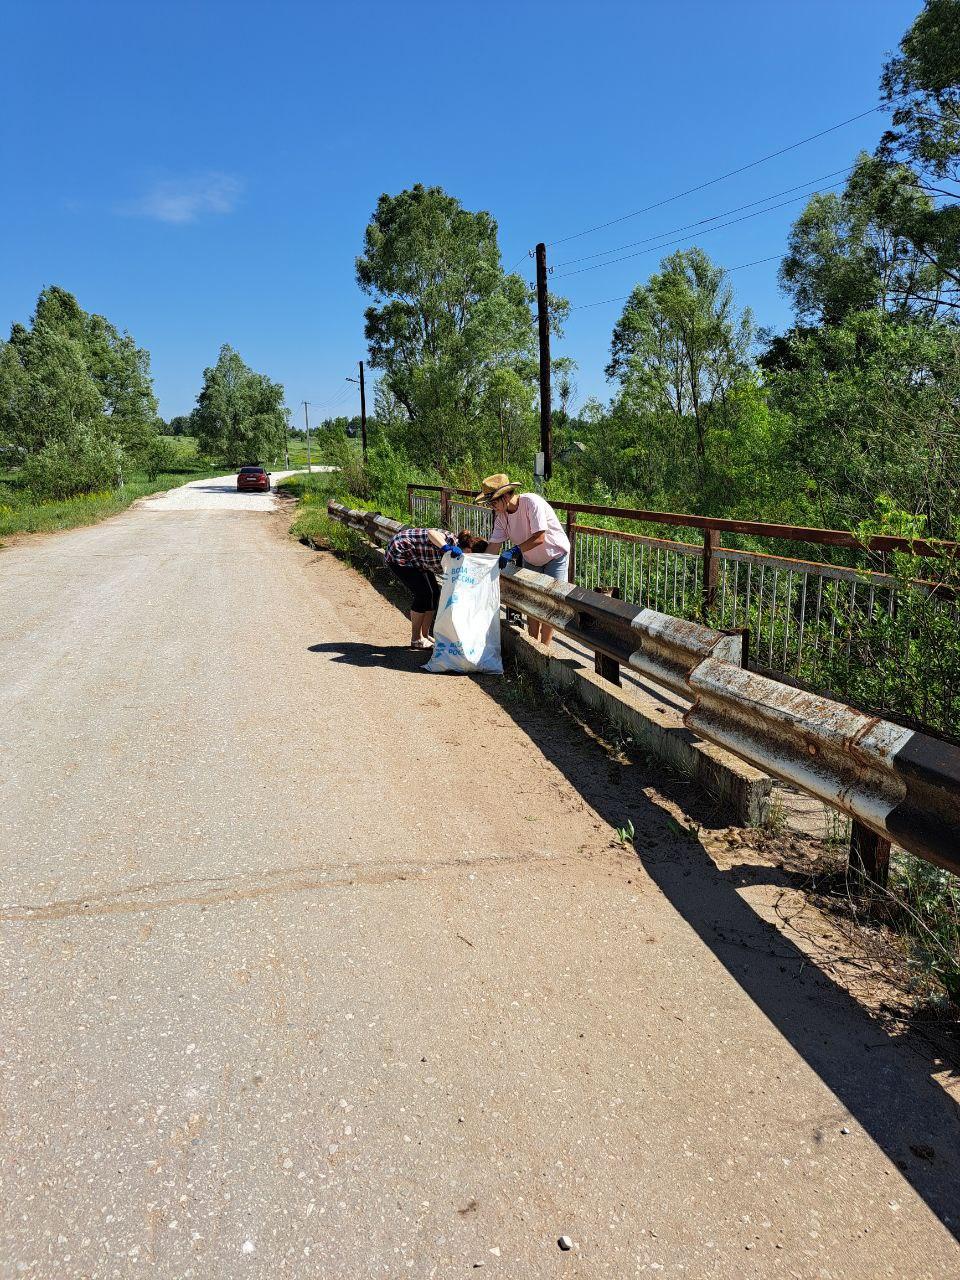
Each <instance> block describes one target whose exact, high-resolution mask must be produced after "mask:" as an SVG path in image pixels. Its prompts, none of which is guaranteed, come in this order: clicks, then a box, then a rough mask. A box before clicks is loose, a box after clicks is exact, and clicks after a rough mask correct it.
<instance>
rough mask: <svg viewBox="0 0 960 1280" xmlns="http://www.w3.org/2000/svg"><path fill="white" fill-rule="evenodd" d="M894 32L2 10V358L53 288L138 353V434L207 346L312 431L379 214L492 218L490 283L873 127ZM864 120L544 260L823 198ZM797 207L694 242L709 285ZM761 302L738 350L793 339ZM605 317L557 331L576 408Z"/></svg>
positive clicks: (622, 278)
mask: <svg viewBox="0 0 960 1280" xmlns="http://www.w3.org/2000/svg"><path fill="white" fill-rule="evenodd" d="M919 7H920V4H919V0H908V2H905V3H904V2H901V0H832V2H829V3H828V2H827V0H796V2H795V3H792V4H775V3H770V2H769V0H765V2H763V3H760V2H755V0H741V2H738V0H726V2H725V3H722V4H720V3H716V0H711V2H709V3H708V2H707V0H673V2H672V3H666V0H663V2H661V3H634V4H610V3H603V2H602V0H601V2H594V3H582V4H569V3H552V4H542V3H522V0H521V3H513V4H505V3H488V4H485V5H478V4H472V5H468V4H452V3H449V2H448V3H445V4H438V3H422V2H418V0H408V3H405V4H402V5H398V4H395V3H394V4H381V3H370V4H367V5H364V6H348V5H346V4H343V5H341V4H321V3H310V4H308V3H302V4H290V3H286V4H285V3H274V4H271V5H267V4H266V3H261V4H249V3H244V0H233V3H230V4H224V3H219V2H216V3H212V2H211V3H202V2H201V3H191V4H181V3H177V2H173V3H170V2H169V0H168V2H165V3H162V4H155V5H134V4H130V3H124V4H113V3H104V2H103V0H101V2H99V3H98V2H97V0H93V2H92V3H90V4H86V5H79V4H76V3H74V2H73V0H71V2H70V3H43V2H42V0H41V2H38V3H34V4H20V5H17V6H13V7H11V8H10V9H8V12H7V16H6V18H5V22H4V37H5V41H4V42H5V45H6V54H7V57H6V59H5V63H6V66H5V72H4V78H3V84H2V86H0V108H2V111H3V120H4V129H3V133H2V136H0V172H2V173H3V175H4V178H5V181H4V184H3V185H4V194H3V199H2V200H0V246H2V251H0V252H2V271H0V329H2V331H3V332H6V330H7V329H8V328H9V325H10V324H11V322H13V321H14V320H25V319H26V318H27V316H28V315H29V313H30V311H31V310H32V305H33V302H34V300H35V298H36V295H37V293H38V292H39V290H40V288H41V287H42V286H43V285H45V284H52V283H56V284H60V285H63V286H64V287H66V288H68V289H70V290H71V291H72V292H74V293H75V294H76V295H77V297H78V298H79V300H80V302H81V304H82V305H83V306H84V307H85V308H86V309H87V310H90V311H99V312H102V313H103V314H105V315H106V316H108V317H109V319H111V320H112V321H113V322H114V323H115V324H117V325H118V326H119V327H121V328H125V329H127V330H129V332H130V333H132V334H133V335H134V337H135V338H136V339H137V341H138V343H140V344H141V345H142V346H145V347H147V348H148V349H149V350H150V352H151V356H152V368H153V374H154V379H155V383H156V388H157V392H158V395H159V397H160V408H161V413H163V415H164V416H165V417H170V416H172V415H173V414H176V413H185V412H189V410H190V408H191V407H192V405H193V401H194V397H195V396H196V394H197V391H198V390H199V387H200V382H201V378H202V371H203V368H204V366H206V365H208V364H212V363H213V362H214V361H215V359H216V355H217V351H218V349H219V347H220V345H221V343H224V342H229V343H230V344H231V345H232V346H234V347H236V348H237V349H238V350H239V351H240V353H241V354H242V356H243V357H244V359H245V360H246V361H247V362H248V363H249V364H251V365H252V366H253V367H254V368H256V369H259V370H261V371H263V372H265V373H267V374H268V375H270V376H271V377H273V378H275V379H277V380H278V381H281V382H282V383H283V384H284V386H285V387H286V392H287V403H288V404H290V405H296V404H297V403H298V402H299V401H301V400H304V399H307V400H310V401H311V402H313V403H314V404H316V405H317V406H318V408H317V409H316V410H315V411H312V417H313V416H314V415H315V416H318V417H319V416H322V414H323V413H324V412H325V411H337V412H341V411H352V410H355V408H356V406H355V404H354V400H353V399H352V397H353V396H354V394H355V392H354V389H352V388H351V387H350V386H349V384H347V383H345V382H344V379H345V377H346V376H347V375H349V374H355V372H356V361H357V360H358V359H360V358H362V357H363V356H364V346H363V309H364V306H365V305H366V299H365V298H364V295H362V294H361V293H360V291H359V289H358V288H357V286H356V283H355V281H354V267H353V263H354V258H355V256H356V254H357V253H358V251H359V249H360V247H361V243H362V236H363V229H364V226H365V225H366V222H367V220H368V219H369V216H370V214H371V212H372V210H373V208H374V206H375V204H376V200H377V197H378V196H379V195H380V193H381V192H384V191H387V192H395V191H399V190H401V189H402V188H404V187H407V186H410V185H411V184H413V183H414V182H417V181H420V182H423V183H426V184H433V183H438V184H440V185H441V186H443V187H444V188H446V190H447V191H449V192H450V193H451V194H453V195H455V196H456V197H457V198H458V199H460V200H461V201H462V202H463V204H464V205H465V206H466V207H467V208H471V209H477V208H485V209H489V210H490V211H491V212H492V213H493V214H494V216H495V217H496V219H497V221H498V222H499V225H500V241H501V247H502V251H503V257H504V262H505V266H507V267H508V268H509V267H511V266H513V265H514V263H516V262H517V261H518V260H519V259H521V258H522V256H523V254H524V253H525V251H526V250H527V249H528V248H530V247H532V246H533V245H534V243H535V242H536V241H537V240H540V239H543V240H545V241H547V242H550V241H554V240H558V239H560V238H561V237H566V236H569V235H571V234H573V233H576V232H578V231H580V230H582V229H583V228H586V227H591V226H594V225H595V224H597V223H602V222H605V221H607V220H608V219H613V218H617V217H619V216H621V215H623V214H626V213H629V212H630V211H632V210H634V209H638V208H641V207H643V206H646V205H649V204H652V203H653V202H655V201H657V200H660V199H663V198H664V197H668V196H671V195H672V194H674V193H675V192H678V191H682V190H685V189H686V188H689V187H691V186H694V185H696V184H697V183H700V182H704V181H706V180H707V179H709V178H712V177H714V176H716V175H717V174H721V173H724V172H726V171H727V170H729V169H733V168H736V167H737V166H739V165H741V164H745V163H748V162H749V161H751V160H754V159H756V158H757V157H759V156H762V155H765V154H766V153H768V152H771V151H775V150H777V149H779V148H780V147H783V146H786V145H788V144H790V143H792V142H795V141H797V140H798V139H800V138H803V137H805V136H807V135H809V134H812V133H815V132H817V131H818V130H820V129H826V128H828V127H829V126H831V125H834V124H836V123H837V122H838V121H841V120H843V119H845V118H847V117H849V116H854V115H856V114H858V113H859V112H862V111H865V110H867V109H868V108H870V107H873V106H874V105H876V103H877V101H878V91H877V82H878V78H879V74H880V68H881V64H882V61H883V59H884V57H885V56H886V55H887V54H888V53H889V52H890V51H892V50H893V49H894V48H895V47H896V45H897V43H898V41H899V39H900V37H901V36H902V34H903V32H904V31H905V30H906V28H907V27H908V26H909V25H910V23H911V22H912V20H913V18H914V16H915V15H916V13H917V11H918V10H919ZM884 120H885V117H884V116H882V115H880V114H873V115H869V116H867V117H866V118H865V119H862V120H859V121H857V122H855V123H853V124H851V125H848V126H847V127H845V128H843V129H839V130H837V131H836V132H834V133H830V134H828V135H827V136H826V137H823V138H821V139H819V140H817V141H815V142H813V143H810V144H809V145H807V146H803V147H800V148H798V149H796V150H794V151H791V152H789V153H788V154H786V155H784V156H781V157H779V158H778V159H776V160H773V161H770V162H769V163H765V164H762V165H759V166H757V167H756V168H753V169H751V170H749V171H748V172H747V173H744V174H742V175H740V176H738V177H736V178H732V179H730V180H727V181H724V182H720V183H717V184H715V185H713V186H711V187H708V188H707V189H706V190H704V191H701V192H698V193H696V194H694V195H691V196H688V197H685V198H683V199H681V200H677V201H675V202H673V203H671V204H669V205H667V206H665V207H663V208H661V209H658V210H654V211H651V212H650V213H647V214H644V215H643V216H640V217H635V218H630V219H628V220H626V221H624V222H621V223H619V224H618V225H616V226H613V227H610V228H608V229H606V230H604V231H601V232H597V233H595V234H592V235H588V236H583V237H581V238H579V239H576V240H572V241H569V242H568V243H565V244H558V245H554V246H552V247H551V249H550V259H551V261H552V262H555V263H557V264H560V263H562V262H564V261H569V259H571V258H578V257H580V256H581V255H584V254H592V253H597V252H599V251H601V250H606V249H609V248H611V247H614V246H617V245H621V244H625V243H628V242H632V241H636V240H641V239H643V238H644V237H649V236H652V235H655V234H656V233H659V232H661V231H663V232H668V231H671V230H672V229H673V228H675V227H679V226H681V225H683V224H686V223H689V222H692V221H694V220H695V219H700V218H704V217H711V216H713V215H715V214H718V213H723V212H724V211H726V210H728V209H733V208H734V207H736V206H741V205H744V204H746V203H747V202H749V201H754V200H759V199H760V198H761V197H766V196H769V195H772V194H773V193H777V192H782V191H784V190H785V189H787V188H790V187H793V186H795V185H797V184H800V183H805V182H807V181H808V180H812V179H817V178H820V177H821V176H822V175H825V174H828V173H830V172H832V171H834V170H838V169H840V168H841V167H843V166H845V165H847V164H849V163H850V162H851V161H852V160H853V158H854V157H855V155H856V152H857V150H858V149H859V148H867V149H869V148H872V146H873V145H874V143H875V142H876V139H877V137H878V135H879V133H880V131H881V130H882V128H883V125H884ZM838 180H839V179H838V178H831V179H828V182H827V183H824V184H823V185H827V184H828V183H829V182H834V181H838ZM811 189H812V188H811ZM798 194H799V193H798ZM787 198H788V197H786V196H784V197H781V199H787ZM774 203H778V202H777V201H775V202H774ZM801 207H802V201H797V202H796V203H794V204H791V205H788V206H787V207H785V208H781V209H778V210H775V211H773V212H770V213H768V214H764V215H762V216H758V217H755V218H751V219H749V220H748V221H744V222H740V223H739V224H737V225H735V226H731V227H729V228H726V229H720V230H717V231H714V232H712V233H709V234H703V235H701V236H700V237H699V238H698V241H697V242H698V243H700V244H702V246H703V247H704V248H705V249H707V250H708V252H709V253H710V254H711V256H713V257H714V259H715V260H716V261H718V262H720V263H721V264H723V265H725V266H727V267H733V266H737V265H738V264H740V263H745V262H751V261H753V260H755V259H759V258H765V257H768V256H770V255H772V254H779V253H780V252H782V250H783V246H784V243H785V238H786V234H787V231H788V228H789V226H790V223H791V221H792V219H793V218H794V217H795V216H796V214H797V213H798V212H799V210H800V208H801ZM747 212H750V211H749V210H747ZM735 216H739V215H735ZM692 234H693V233H691V232H686V233H680V234H678V235H677V237H676V238H677V239H682V238H686V237H689V236H690V235H692ZM664 251H666V250H664ZM626 252H629V251H626ZM660 256H661V254H660V253H647V254H645V255H643V256H637V257H633V258H630V259H628V260H627V261H623V262H619V263H615V264H612V265H610V266H605V267H603V268H602V269H598V270H591V271H586V272H582V273H581V274H576V275H567V276H566V278H565V279H561V274H562V272H563V267H562V266H560V265H558V266H557V267H556V269H555V272H554V277H553V280H552V282H551V287H552V288H554V289H555V290H556V291H557V292H561V293H563V294H565V296H567V297H568V298H569V299H570V301H571V303H572V304H574V305H576V304H581V305H582V304H585V303H590V302H593V301H595V300H598V299H606V298H610V297H615V296H617V295H621V294H625V293H627V292H628V291H629V290H630V289H631V288H632V286H633V285H634V284H635V283H637V282H638V281H639V280H642V279H645V278H646V276H647V275H648V274H649V273H650V272H651V271H652V270H654V269H655V268H656V265H657V262H658V260H659V257H660ZM575 265H577V266H587V265H592V264H591V263H590V262H581V263H577V264H575ZM569 270H570V271H572V270H573V268H572V267H570V268H569ZM776 273H777V263H776V262H770V263H766V264H763V265H760V266H756V267H751V268H749V269H745V270H742V271H738V272H737V273H736V274H735V275H733V276H732V277H731V282H732V283H733V284H734V286H735V290H736V295H737V300H738V302H739V303H740V304H741V305H746V306H750V307H751V308H752V309H753V311H754V313H755V316H756V319H757V321H758V322H759V323H761V324H765V325H773V326H775V327H783V326H785V325H786V324H787V323H789V319H790V312H789V308H788V306H787V303H786V300H785V299H784V298H783V297H782V295H781V294H780V292H779V290H778V288H777V283H776ZM526 274H527V276H528V278H531V277H530V272H529V270H528V271H527V272H526ZM619 310H620V308H619V305H618V304H616V303H614V304H609V305H604V306H596V307H585V308H584V309H583V310H578V311H573V312H572V313H571V316H570V321H569V324H568V326H567V335H566V338H565V340H564V342H563V343H562V344H560V345H559V346H558V347H557V348H555V354H564V355H569V356H572V357H573V358H574V359H575V360H576V361H577V362H578V365H579V371H578V374H577V384H578V388H579V397H578V398H579V399H580V400H582V399H583V398H585V397H586V396H587V395H600V396H601V397H605V396H606V395H607V394H608V388H607V386H606V383H605V381H604V377H603V366H604V364H605V362H606V359H607V352H608V348H609V341H610V331H611V329H612V326H613V324H614V323H615V321H616V319H617V316H618V315H619Z"/></svg>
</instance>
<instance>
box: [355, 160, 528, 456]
mask: <svg viewBox="0 0 960 1280" xmlns="http://www.w3.org/2000/svg"><path fill="white" fill-rule="evenodd" d="M356 270H357V281H358V283H359V285H360V287H361V288H362V289H363V290H364V292H366V293H368V294H370V295H372V296H373V298H374V302H373V304H372V305H371V306H369V307H368V308H367V311H366V336H367V342H368V346H369V353H370V363H371V365H372V366H373V367H374V368H377V369H381V370H382V371H383V378H382V382H383V384H384V386H385V388H386V390H387V391H388V392H389V393H390V395H391V396H392V397H393V398H394V399H395V400H396V401H397V402H398V403H399V404H400V405H402V406H403V408H404V410H405V411H406V415H407V429H406V436H407V442H408V447H409V451H410V453H411V456H412V457H413V458H414V459H415V460H416V461H417V462H421V463H426V464H429V465H434V466H441V467H442V466H446V465H449V464H450V463H452V462H456V461H459V460H460V459H462V458H463V456H464V455H465V454H466V453H468V452H470V450H471V449H472V448H475V447H476V446H477V430H478V424H479V422H480V419H481V416H482V414H483V410H484V405H485V402H486V404H487V405H489V395H490V394H492V393H491V391H490V388H491V383H492V382H493V381H494V380H496V379H499V380H500V381H501V382H502V381H503V371H504V370H509V371H512V372H513V374H515V375H516V377H518V378H520V379H522V380H524V381H525V382H526V383H527V384H528V385H529V386H531V387H532V386H533V385H534V379H535V365H534V353H535V350H536V331H535V328H534V324H533V320H532V318H531V314H530V305H529V304H530V294H529V291H528V289H527V287H526V285H525V284H524V282H523V280H521V278H520V277H519V276H516V275H505V274H504V272H503V268H502V266H501V262H500V251H499V249H498V247H497V224H496V222H495V221H494V219H493V218H492V217H491V215H490V214H489V213H486V212H483V211H480V212H477V213H471V212H470V211H468V210H466V209H464V208H463V207H462V206H461V205H460V203H459V201H457V200H455V199H454V198H453V197H452V196H449V195H447V193H446V192H445V191H443V190H442V188H440V187H424V186H422V185H421V184H419V183H418V184H417V185H416V186H414V187H412V188H410V189H409V190H407V191H401V192H400V193H399V195H396V196H390V195H382V196H381V197H380V199H379V201H378V203H377V208H376V211H375V212H374V215H373V218H372V219H371V221H370V223H369V225H368V226H367V229H366V233H365V237H364V251H363V254H362V255H361V256H360V257H359V258H357V262H356Z"/></svg>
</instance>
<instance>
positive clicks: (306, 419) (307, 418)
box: [303, 400, 313, 471]
mask: <svg viewBox="0 0 960 1280" xmlns="http://www.w3.org/2000/svg"><path fill="white" fill-rule="evenodd" d="M303 421H304V423H305V424H306V428H307V470H308V471H312V470H313V468H312V467H311V466H310V414H309V411H308V408H307V402H306V400H304V402H303Z"/></svg>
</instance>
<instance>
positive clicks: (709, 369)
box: [356, 0, 960, 538]
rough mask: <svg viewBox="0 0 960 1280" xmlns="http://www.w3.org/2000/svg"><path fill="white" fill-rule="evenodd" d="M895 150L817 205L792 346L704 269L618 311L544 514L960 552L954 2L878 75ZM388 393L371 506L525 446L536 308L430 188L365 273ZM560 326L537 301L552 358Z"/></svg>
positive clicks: (695, 259)
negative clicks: (600, 510) (906, 537)
mask: <svg viewBox="0 0 960 1280" xmlns="http://www.w3.org/2000/svg"><path fill="white" fill-rule="evenodd" d="M880 91H881V101H882V104H883V105H884V106H885V107H886V108H888V109H889V111H890V113H891V117H890V127H889V128H888V129H887V131H886V132H885V133H884V134H883V136H882V137H881V138H880V139H879V140H878V144H877V146H876V148H875V150H874V152H873V153H872V154H861V155H860V156H858V157H851V171H850V173H849V176H848V178H847V180H846V183H845V185H844V187H843V190H842V191H841V192H839V193H834V192H827V193H820V194H817V195H814V196H813V197H811V199H810V200H809V202H808V203H807V206H806V208H805V209H804V210H803V212H802V213H801V214H800V216H799V218H798V219H797V221H796V223H795V224H794V226H793V228H792V230H791V232H790V235H789V239H788V243H787V246H786V253H785V256H784V259H783V262H782V266H781V269H780V283H781V286H782V288H783V289H784V290H785V291H786V293H787V295H788V296H789V298H790V299H791V302H792V304H793V310H794V317H795V318H794V323H793V324H792V325H791V326H790V328H789V329H788V330H787V331H786V332H784V333H772V332H770V331H765V330H761V329H758V328H757V326H756V324H755V321H754V318H753V316H752V315H751V313H750V312H749V310H746V309H742V308H738V307H737V305H736V303H735V299H734V295H733V291H732V289H731V287H730V284H729V281H728V277H727V275H726V273H725V272H724V270H723V268H722V267H721V266H720V265H718V264H717V263H714V262H713V261H711V259H710V257H709V256H708V255H707V254H706V253H705V252H704V251H703V250H702V249H700V248H696V247H695V248H691V249H686V250H682V251H680V252H676V253H673V254H670V255H669V256H667V257H665V258H664V260H663V261H662V262H661V264H660V267H659V269H658V270H657V271H655V272H654V273H653V274H652V275H651V276H650V277H649V279H647V280H645V281H643V282H641V283H639V284H637V285H636V287H635V288H634V289H633V291H632V293H631V294H630V296H629V299H628V300H627V302H626V304H625V306H624V308H623V311H622V314H621V315H620V317H619V318H618V320H617V321H616V323H615V325H614V327H613V332H612V335H611V347H610V360H609V364H608V366H607V369H606V374H607V377H608V379H609V381H610V384H611V388H612V395H611V397H610V399H609V402H608V403H606V404H604V403H601V402H600V401H598V400H590V401H587V402H586V403H585V404H584V405H582V406H580V407H579V409H578V410H577V411H576V412H574V411H573V409H572V402H573V399H574V397H575V394H576V387H575V382H574V375H575V366H574V365H573V363H572V361H570V360H563V359H561V360H557V361H555V362H554V370H553V382H554V386H553V398H554V404H555V405H556V406H557V409H556V411H555V415H554V436H555V453H556V454H557V455H559V457H560V458H561V459H562V465H561V466H560V467H559V468H558V471H559V477H558V480H557V481H556V482H555V484H554V488H555V489H557V491H558V492H560V491H561V490H563V491H564V492H567V493H571V494H576V495H577V496H579V497H581V498H582V499H584V500H591V501H596V502H602V503H609V502H620V503H624V502H625V501H629V502H630V503H631V504H633V503H635V504H636V505H638V506H643V507H647V508H660V509H668V510H669V509H674V510H676V509H681V510H687V511H694V512H698V513H701V514H715V515H722V514H726V515H734V516H741V517H744V518H746V517H749V516H753V517H755V518H759V517H762V518H765V519H774V520H782V521H784V522H789V523H804V524H821V525H827V526H840V527H843V528H852V527H854V526H858V525H860V524H862V523H863V522H865V521H867V522H869V521H870V520H877V521H879V522H880V523H881V524H882V525H883V526H884V527H885V528H889V529H893V528H894V527H896V528H898V529H904V530H906V531H907V532H920V531H925V532H927V533H928V534H930V535H932V536H938V537H947V538H949V537H960V492H958V491H960V205H958V202H957V197H958V195H960V0H926V3H925V4H924V7H923V9H922V11H921V12H920V14H919V15H918V17H917V18H916V20H915V21H914V23H913V24H912V26H911V27H910V29H909V30H908V31H907V33H906V34H905V36H904V38H903V40H902V42H901V46H900V50H899V52H898V53H897V55H896V56H894V57H892V58H891V59H889V61H888V62H887V64H886V65H885V66H884V67H883V69H882V75H881V82H880ZM356 276H357V281H358V284H359V285H360V287H361V289H363V290H364V291H365V292H367V293H368V294H369V295H371V299H372V301H371V305H370V306H369V307H368V308H367V311H366V338H367V343H368V357H369V361H370V364H371V365H372V366H373V367H374V368H375V369H377V370H378V371H379V373H380V381H379V385H378V388H377V391H376V400H375V411H376V412H375V423H374V424H373V428H374V429H373V431H372V440H373V443H374V450H373V453H372V459H371V466H370V467H369V468H368V473H369V474H368V484H369V485H370V486H371V489H372V491H373V496H375V490H376V486H377V479H376V477H377V474H378V469H379V471H381V472H383V476H384V482H385V483H387V482H389V481H390V480H391V479H393V480H395V479H396V477H397V476H398V475H399V474H401V473H403V474H419V475H420V476H422V477H423V478H426V477H427V476H430V477H433V478H437V477H439V478H441V479H444V480H449V481H451V482H457V481H460V482H462V483H470V482H472V481H474V480H475V479H476V476H477V474H478V473H481V472H483V471H489V470H491V469H496V470H501V469H504V468H508V467H512V468H513V469H514V470H519V471H525V472H526V473H527V474H529V469H530V466H531V462H532V458H533V455H534V453H535V451H536V449H537V447H538V444H537V442H538V409H537V396H538V385H537V335H536V328H535V323H534V319H533V316H532V310H531V308H532V304H533V301H534V298H533V295H532V292H531V290H530V288H529V287H528V286H527V285H526V284H525V282H524V281H523V279H522V278H521V277H520V276H519V275H517V274H513V273H508V272H505V271H504V270H503V268H502V265H501V258H500V252H499V247H498V239H497V224H496V222H495V220H494V218H493V217H492V216H491V214H490V213H488V212H484V211H480V212H470V211H468V210H466V209H464V208H463V207H462V206H461V204H460V203H459V202H458V201H457V200H456V199H454V198H453V197H452V196H450V195H449V194H448V193H446V192H445V191H443V190H442V189H441V188H439V187H424V186H422V185H416V186H414V187H412V188H410V189H409V190H406V191H402V192H400V193H399V194H397V195H393V196H390V195H383V196H381V198H380V200H379V202H378V205H377V208H376V210H375V211H374V214H373V217H372V219H371V221H370V223H369V225H368V226H367V228H366V232H365V236H364V244H363V251H362V253H361V254H360V256H359V257H358V258H357V261H356ZM567 310H568V304H567V303H566V301H565V300H564V299H562V298H559V297H551V299H550V311H551V326H552V329H553V332H554V333H555V334H556V335H557V336H560V335H562V331H563V325H564V320H565V317H566V314H567Z"/></svg>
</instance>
